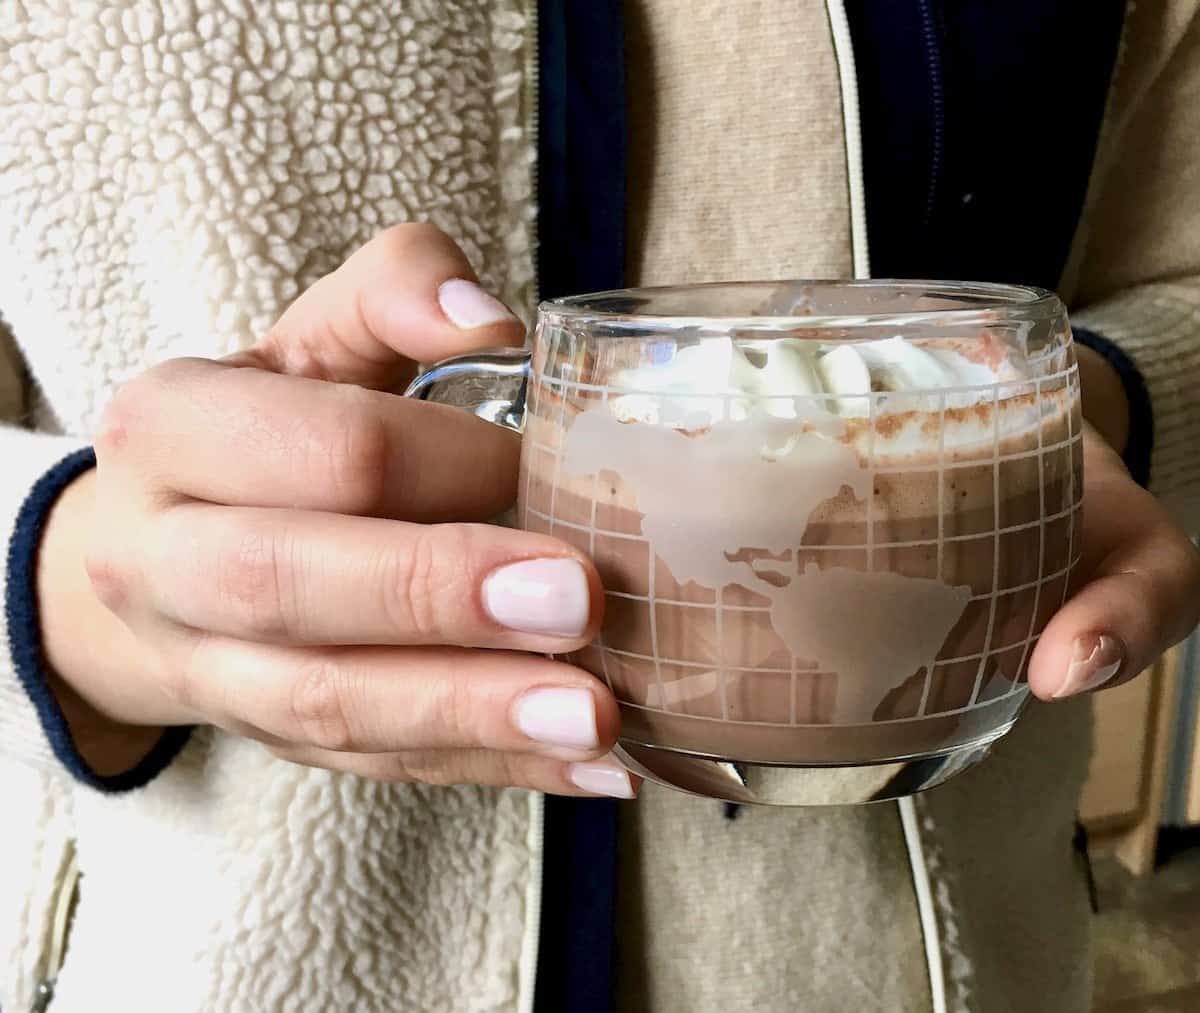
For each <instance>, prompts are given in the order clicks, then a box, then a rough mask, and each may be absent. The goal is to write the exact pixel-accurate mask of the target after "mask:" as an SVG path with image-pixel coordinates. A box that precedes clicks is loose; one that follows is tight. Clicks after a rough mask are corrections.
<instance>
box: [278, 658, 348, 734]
mask: <svg viewBox="0 0 1200 1013" xmlns="http://www.w3.org/2000/svg"><path fill="white" fill-rule="evenodd" d="M347 683H348V680H347V677H346V674H345V672H344V671H343V670H342V669H341V668H340V667H339V666H338V665H337V663H336V662H334V661H332V660H330V659H328V658H319V659H317V660H314V661H312V662H310V663H309V664H308V665H306V666H305V667H304V668H302V669H301V670H300V672H298V673H297V676H296V680H295V683H294V685H293V686H292V691H291V699H290V702H289V708H290V711H291V714H290V717H291V721H292V724H293V726H294V728H295V729H296V737H297V738H298V739H299V740H300V741H303V742H307V743H309V744H311V745H314V746H316V747H318V748H319V749H327V750H330V751H332V752H346V751H348V750H351V749H353V747H354V726H353V724H352V722H351V720H350V713H349V707H348V696H349V691H348V688H347Z"/></svg>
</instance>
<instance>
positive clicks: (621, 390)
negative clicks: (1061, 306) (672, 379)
mask: <svg viewBox="0 0 1200 1013" xmlns="http://www.w3.org/2000/svg"><path fill="white" fill-rule="evenodd" d="M1075 368H1076V367H1074V366H1071V367H1069V368H1068V369H1064V370H1059V371H1058V372H1057V373H1051V374H1050V375H1049V376H1044V377H1042V382H1043V383H1051V382H1053V381H1055V380H1061V379H1063V378H1064V377H1067V376H1069V375H1070V374H1071V373H1072V372H1073V371H1074V370H1075ZM538 380H539V381H541V382H544V383H545V384H546V386H547V387H559V388H561V389H562V390H563V391H564V392H565V391H568V390H577V391H591V392H593V393H597V394H598V393H600V392H601V391H604V390H609V391H611V392H612V393H614V394H617V395H625V394H638V395H642V396H645V397H653V398H663V397H670V396H671V395H670V394H669V393H665V392H664V391H662V390H652V389H648V388H643V387H613V386H612V385H610V384H599V383H585V382H584V381H582V380H567V379H565V378H560V377H553V376H549V375H546V374H541V375H538ZM1028 382H1029V381H1028V380H1002V381H998V382H992V383H976V384H961V385H958V386H954V387H941V388H939V390H941V391H942V392H944V393H945V394H947V395H948V396H954V395H963V396H975V397H978V396H979V395H984V394H986V395H988V396H995V397H998V396H999V392H1000V388H1001V387H1018V386H1022V385H1024V384H1027V383H1028ZM803 396H804V399H805V400H806V401H841V400H845V399H847V398H850V399H854V398H857V397H861V396H862V395H854V394H825V393H812V394H805V395H803ZM874 396H879V395H874ZM686 397H687V398H689V399H693V398H695V399H705V400H712V401H720V400H722V399H732V398H735V397H736V398H738V399H739V400H745V401H794V400H795V398H796V395H795V394H748V393H747V394H730V393H729V391H727V390H721V391H691V390H690V391H688V392H687V394H686Z"/></svg>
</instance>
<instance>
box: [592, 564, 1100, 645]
mask: <svg viewBox="0 0 1200 1013" xmlns="http://www.w3.org/2000/svg"><path fill="white" fill-rule="evenodd" d="M1077 562H1078V559H1076V560H1075V561H1073V562H1072V563H1071V564H1070V565H1068V566H1065V567H1063V568H1062V569H1061V570H1056V571H1055V572H1054V573H1048V574H1046V575H1045V576H1044V577H1042V578H1041V579H1040V580H1031V581H1028V582H1027V583H1025V584H1017V585H1015V586H1014V587H1005V588H1001V589H1000V591H999V592H997V595H996V597H1000V598H1006V597H1008V596H1009V595H1014V594H1020V593H1021V592H1023V591H1032V590H1033V589H1034V588H1035V587H1037V586H1038V585H1039V584H1049V583H1050V582H1051V581H1053V580H1057V579H1058V578H1059V577H1062V576H1065V575H1066V574H1067V573H1069V572H1070V569H1071V567H1072V566H1074V565H1075V563H1077ZM604 593H605V594H606V595H608V596H609V597H610V598H624V599H625V600H626V601H638V602H648V601H649V600H650V599H649V598H648V597H647V596H646V595H643V594H633V593H632V592H630V591H605V592H604ZM991 597H992V593H991V592H990V591H984V592H982V593H980V594H974V595H971V597H970V598H968V599H967V601H969V602H972V601H986V600H988V599H989V598H991ZM654 600H655V601H656V602H658V604H659V605H676V606H678V607H679V608H685V609H710V608H712V606H711V605H705V604H703V603H701V602H695V601H678V600H676V599H674V598H655V599H654ZM724 608H725V611H726V612H762V613H766V612H770V611H771V607H770V606H769V605H730V604H728V603H726V605H725V606H724ZM996 650H998V651H1001V650H1006V648H1002V647H998V648H996Z"/></svg>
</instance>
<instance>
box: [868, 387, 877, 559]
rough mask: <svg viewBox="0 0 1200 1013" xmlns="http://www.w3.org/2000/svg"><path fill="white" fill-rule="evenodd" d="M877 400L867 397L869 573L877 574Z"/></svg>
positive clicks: (870, 396)
mask: <svg viewBox="0 0 1200 1013" xmlns="http://www.w3.org/2000/svg"><path fill="white" fill-rule="evenodd" d="M876 470H877V469H876V466H875V398H874V396H872V395H868V396H867V573H874V572H875V473H876Z"/></svg>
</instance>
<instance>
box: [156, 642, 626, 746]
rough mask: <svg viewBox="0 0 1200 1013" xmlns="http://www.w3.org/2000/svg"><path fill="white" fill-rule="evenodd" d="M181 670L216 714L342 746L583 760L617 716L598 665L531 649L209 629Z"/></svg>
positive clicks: (609, 734)
mask: <svg viewBox="0 0 1200 1013" xmlns="http://www.w3.org/2000/svg"><path fill="white" fill-rule="evenodd" d="M181 653H182V652H181ZM177 671H178V673H179V675H178V676H177V681H176V684H175V685H174V687H173V689H172V692H173V693H174V695H175V696H176V697H177V698H178V702H179V704H180V705H181V706H182V707H184V708H186V709H187V710H189V711H190V712H194V713H198V714H202V715H205V716H206V717H207V718H208V720H209V721H210V722H211V723H213V724H217V725H220V726H222V727H227V728H236V729H239V730H241V729H244V728H246V726H249V727H251V728H253V729H257V730H258V731H259V732H261V733H262V734H264V735H267V736H272V737H273V738H275V739H279V740H282V741H285V742H290V743H293V744H295V745H300V746H313V747H316V748H318V749H324V750H330V751H333V752H339V753H386V752H395V751H398V750H437V749H494V750H500V751H503V752H514V753H522V752H528V753H539V754H541V755H543V756H554V757H558V758H563V759H571V760H580V759H586V758H592V757H596V756H600V755H602V754H603V753H605V752H607V751H608V750H609V749H611V748H612V745H613V743H614V742H615V741H616V737H617V730H618V727H619V725H620V716H619V713H618V710H617V703H616V700H615V699H614V698H613V696H612V694H611V693H610V692H609V691H608V689H607V688H606V687H605V686H604V685H603V684H602V683H601V682H600V681H599V680H597V679H596V678H595V677H594V676H592V675H589V674H588V673H587V672H584V671H582V670H581V669H578V668H574V667H572V666H570V665H566V664H563V663H562V662H557V661H551V660H549V659H547V658H540V657H536V656H534V655H528V654H517V653H511V652H500V651H469V650H463V649H459V648H450V647H439V648H426V647H408V648H383V647H352V648H336V649H329V648H327V649H309V650H304V649H299V648H289V647H275V646H268V645H253V644H245V643H240V642H238V641H233V640H227V639H224V638H218V637H205V638H202V639H200V640H197V641H194V642H193V643H192V644H191V645H190V646H189V648H187V650H186V657H185V658H183V659H182V662H181V664H180V665H179V666H178V668H177Z"/></svg>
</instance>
